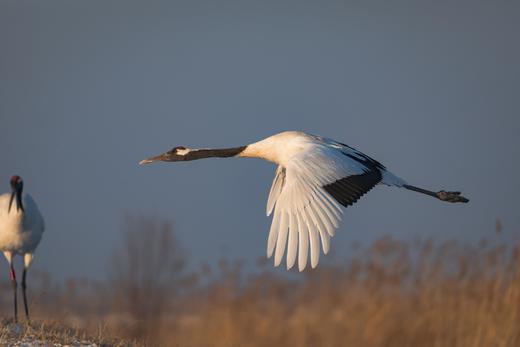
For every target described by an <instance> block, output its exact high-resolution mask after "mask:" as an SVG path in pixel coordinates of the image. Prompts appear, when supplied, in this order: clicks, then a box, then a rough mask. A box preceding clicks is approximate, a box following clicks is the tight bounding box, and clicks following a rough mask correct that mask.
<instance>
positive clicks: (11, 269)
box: [4, 251, 18, 323]
mask: <svg viewBox="0 0 520 347" xmlns="http://www.w3.org/2000/svg"><path fill="white" fill-rule="evenodd" d="M4 257H5V259H6V260H7V262H8V263H9V279H10V280H11V284H12V286H13V292H14V322H15V323H18V302H17V300H16V290H17V287H18V285H17V283H16V273H15V272H14V266H13V253H12V252H10V251H5V252H4Z"/></svg>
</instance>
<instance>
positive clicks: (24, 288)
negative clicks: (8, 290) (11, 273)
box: [22, 253, 33, 321]
mask: <svg viewBox="0 0 520 347" xmlns="http://www.w3.org/2000/svg"><path fill="white" fill-rule="evenodd" d="M32 259H33V254H32V253H25V254H24V256H23V273H22V291H23V306H24V308H25V317H26V318H27V321H29V305H28V304H27V270H28V269H29V265H30V264H31V261H32Z"/></svg>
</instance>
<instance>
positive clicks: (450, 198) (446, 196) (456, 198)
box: [436, 190, 469, 202]
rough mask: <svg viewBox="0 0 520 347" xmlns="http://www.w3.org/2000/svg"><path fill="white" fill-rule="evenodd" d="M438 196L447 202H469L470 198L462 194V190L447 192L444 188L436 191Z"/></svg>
mask: <svg viewBox="0 0 520 347" xmlns="http://www.w3.org/2000/svg"><path fill="white" fill-rule="evenodd" d="M436 195H437V198H438V199H439V200H442V201H447V202H468V201H469V199H466V198H465V197H463V196H462V195H460V192H446V191H444V190H441V191H439V192H437V193H436Z"/></svg>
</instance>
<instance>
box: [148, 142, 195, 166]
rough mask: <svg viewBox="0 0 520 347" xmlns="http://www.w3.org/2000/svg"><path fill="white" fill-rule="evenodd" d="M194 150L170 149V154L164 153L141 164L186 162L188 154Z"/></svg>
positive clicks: (181, 147) (178, 147)
mask: <svg viewBox="0 0 520 347" xmlns="http://www.w3.org/2000/svg"><path fill="white" fill-rule="evenodd" d="M191 151H192V150H191V149H189V148H186V147H183V146H177V147H174V148H172V149H170V150H169V151H168V152H164V153H162V154H159V155H157V156H154V157H150V158H148V159H144V160H141V161H140V162H139V164H141V165H143V164H150V163H153V162H156V161H184V160H190V159H188V153H190V152H191Z"/></svg>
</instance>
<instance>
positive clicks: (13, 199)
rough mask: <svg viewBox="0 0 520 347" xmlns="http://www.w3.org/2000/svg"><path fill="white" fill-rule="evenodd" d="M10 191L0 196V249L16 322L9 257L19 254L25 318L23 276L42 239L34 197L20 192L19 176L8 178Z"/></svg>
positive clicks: (40, 215) (42, 225)
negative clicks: (21, 260) (21, 258)
mask: <svg viewBox="0 0 520 347" xmlns="http://www.w3.org/2000/svg"><path fill="white" fill-rule="evenodd" d="M11 190H12V191H11V193H5V194H2V195H0V251H2V252H3V253H4V256H5V258H6V259H7V262H8V263H9V277H10V279H11V283H12V285H13V289H14V319H15V321H17V319H18V306H17V294H16V293H17V282H16V273H15V270H14V266H13V258H14V256H15V255H20V256H23V277H22V289H23V301H24V307H25V314H26V317H27V318H29V307H28V305H27V295H26V275H27V269H28V268H29V266H30V264H31V262H32V260H33V257H34V252H35V250H36V247H38V244H39V243H40V241H41V239H42V235H43V232H44V230H45V222H44V220H43V216H42V214H41V212H40V210H39V209H38V205H37V204H36V202H35V201H34V199H33V198H32V197H31V196H30V195H29V194H24V193H23V181H22V179H21V178H20V177H19V176H13V177H11Z"/></svg>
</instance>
